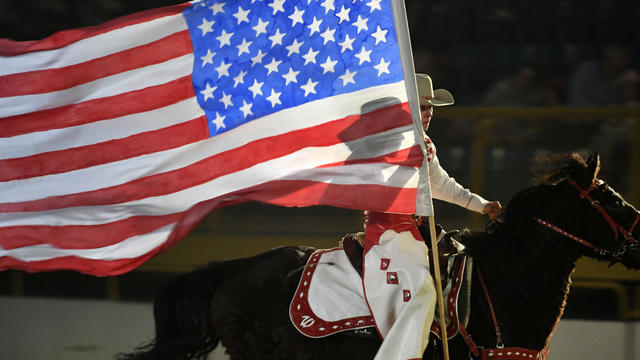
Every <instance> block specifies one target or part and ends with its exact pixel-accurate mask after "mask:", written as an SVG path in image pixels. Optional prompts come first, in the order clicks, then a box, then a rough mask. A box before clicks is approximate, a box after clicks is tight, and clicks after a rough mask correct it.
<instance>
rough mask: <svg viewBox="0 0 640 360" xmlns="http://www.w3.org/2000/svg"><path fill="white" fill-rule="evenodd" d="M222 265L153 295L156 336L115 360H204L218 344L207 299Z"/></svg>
mask: <svg viewBox="0 0 640 360" xmlns="http://www.w3.org/2000/svg"><path fill="white" fill-rule="evenodd" d="M222 265H224V263H223V262H212V263H210V264H208V265H206V266H204V267H201V268H199V269H197V270H195V271H193V272H190V273H186V274H183V275H181V276H179V277H178V278H176V279H175V280H173V281H172V282H170V283H169V284H167V285H165V286H163V287H162V288H161V289H160V290H159V291H158V293H157V295H156V298H155V301H154V306H153V315H154V319H155V324H156V329H155V330H156V337H155V339H154V340H153V341H151V342H150V343H149V344H147V345H144V346H142V347H139V348H138V349H137V350H136V351H135V352H132V353H128V354H120V355H118V359H119V360H147V359H149V360H150V359H157V360H160V359H167V360H168V359H172V360H174V359H204V358H205V357H206V355H207V354H208V353H209V352H211V351H213V349H215V347H216V346H217V345H218V336H217V334H216V331H215V329H214V328H213V325H212V323H211V298H212V297H213V293H214V292H215V290H216V288H217V287H218V284H219V283H220V282H221V281H222V280H223V276H224V271H223V270H222V269H221V267H222Z"/></svg>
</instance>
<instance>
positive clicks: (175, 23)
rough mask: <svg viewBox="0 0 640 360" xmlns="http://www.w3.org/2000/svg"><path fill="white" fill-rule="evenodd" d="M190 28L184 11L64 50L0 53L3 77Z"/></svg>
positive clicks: (80, 59) (71, 62)
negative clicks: (2, 54)
mask: <svg viewBox="0 0 640 360" xmlns="http://www.w3.org/2000/svg"><path fill="white" fill-rule="evenodd" d="M183 30H187V24H186V22H185V21H184V17H183V16H182V13H179V14H176V15H170V16H166V17H162V18H158V19H155V20H152V21H148V22H143V23H139V24H134V25H130V26H126V27H123V28H120V29H115V30H112V31H109V32H107V33H104V34H99V35H96V36H93V37H90V38H86V39H83V40H80V41H77V42H75V43H73V44H70V45H67V46H65V47H64V48H61V49H55V50H45V51H36V52H30V53H26V54H22V55H17V56H0V63H2V67H0V76H2V75H8V74H16V73H21V72H27V71H37V70H46V69H55V68H61V67H65V66H69V65H75V64H79V63H82V62H85V61H90V60H93V59H97V58H100V57H103V56H107V55H110V54H113V53H117V52H120V51H123V50H127V49H131V48H134V47H137V46H141V45H145V44H148V43H150V42H153V41H156V40H160V39H162V38H164V37H166V36H169V35H171V34H175V33H177V32H180V31H183Z"/></svg>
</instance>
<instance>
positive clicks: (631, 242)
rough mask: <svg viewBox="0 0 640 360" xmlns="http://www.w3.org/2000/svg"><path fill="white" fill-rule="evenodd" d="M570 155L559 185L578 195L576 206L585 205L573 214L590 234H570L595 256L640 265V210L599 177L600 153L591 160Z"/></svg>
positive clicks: (636, 266)
mask: <svg viewBox="0 0 640 360" xmlns="http://www.w3.org/2000/svg"><path fill="white" fill-rule="evenodd" d="M569 158H570V159H571V160H565V174H566V176H565V177H564V178H563V179H562V180H561V181H560V182H559V183H558V184H557V186H558V187H561V188H563V189H565V188H566V189H565V190H564V191H565V192H567V193H569V194H573V195H569V196H574V199H573V201H571V202H572V203H573V202H577V203H576V206H580V208H582V209H584V210H581V211H576V212H575V213H574V214H573V215H574V216H578V217H580V218H579V219H576V220H577V223H578V224H580V226H581V227H583V228H584V229H585V230H586V231H581V233H583V234H586V235H584V236H580V235H576V234H573V233H569V234H568V235H566V237H568V238H570V239H572V240H574V241H575V242H577V243H579V244H580V245H581V246H585V247H589V248H592V250H593V253H592V255H593V257H596V258H599V259H609V260H611V261H612V262H617V261H620V262H621V263H622V264H623V265H625V266H626V267H627V268H630V269H640V243H639V242H640V212H638V210H636V209H635V208H634V207H633V206H632V205H631V204H629V203H628V202H627V201H625V200H624V199H623V198H622V196H621V195H620V194H618V193H617V192H616V191H615V190H614V189H613V188H611V187H610V186H609V185H607V184H606V183H605V182H604V181H602V180H599V179H598V172H599V170H600V157H599V156H598V154H597V153H596V154H595V155H594V156H591V157H589V159H588V160H587V161H584V160H582V158H580V157H579V156H577V155H575V154H574V155H572V156H570V157H569ZM560 173H562V172H556V175H559V174H560ZM545 226H548V225H545ZM556 231H558V230H556Z"/></svg>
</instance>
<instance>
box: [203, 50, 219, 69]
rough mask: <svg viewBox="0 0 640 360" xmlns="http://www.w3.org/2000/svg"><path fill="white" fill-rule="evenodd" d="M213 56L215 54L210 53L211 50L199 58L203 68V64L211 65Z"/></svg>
mask: <svg viewBox="0 0 640 360" xmlns="http://www.w3.org/2000/svg"><path fill="white" fill-rule="evenodd" d="M215 55H216V53H212V52H211V49H207V54H206V55H205V56H201V57H200V59H202V66H204V65H205V64H211V65H213V57H214V56H215Z"/></svg>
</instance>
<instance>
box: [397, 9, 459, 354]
mask: <svg viewBox="0 0 640 360" xmlns="http://www.w3.org/2000/svg"><path fill="white" fill-rule="evenodd" d="M390 2H391V8H392V11H393V17H394V20H395V21H394V23H395V28H396V35H397V40H398V47H399V49H400V55H401V56H400V57H401V60H402V70H403V72H404V78H405V84H406V87H407V94H408V95H409V107H410V109H411V118H412V120H413V124H414V127H415V131H414V135H415V136H416V142H417V143H419V144H420V148H421V149H422V153H423V154H424V160H423V164H422V166H421V168H420V178H421V179H422V181H421V184H418V189H417V191H416V195H417V196H416V214H417V215H421V216H428V217H429V232H430V237H431V249H432V252H431V254H432V257H433V266H434V268H435V269H434V274H435V275H434V277H435V287H436V296H437V299H436V301H437V304H438V308H439V314H440V335H441V339H442V346H443V355H444V360H449V343H448V339H447V324H446V321H445V317H444V314H445V312H444V299H443V295H442V279H441V278H442V276H441V275H440V262H439V258H438V239H437V236H436V223H435V217H434V213H433V202H432V200H431V185H430V183H429V170H428V161H427V156H426V145H425V143H424V137H423V136H422V135H423V134H422V121H421V120H420V105H419V102H418V87H417V85H416V80H415V69H414V65H413V55H412V54H413V52H412V51H411V39H410V36H409V24H408V22H407V11H406V8H405V6H404V0H391V1H390ZM425 241H426V239H425ZM430 325H431V324H426V325H425V326H427V327H428V326H430ZM427 334H428V332H427Z"/></svg>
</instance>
